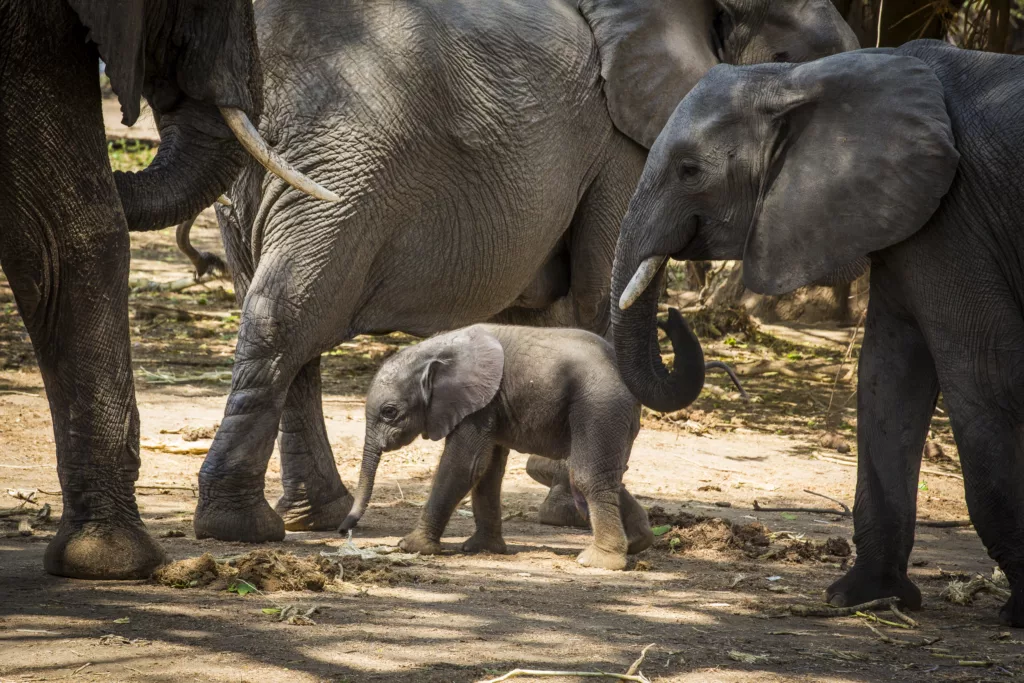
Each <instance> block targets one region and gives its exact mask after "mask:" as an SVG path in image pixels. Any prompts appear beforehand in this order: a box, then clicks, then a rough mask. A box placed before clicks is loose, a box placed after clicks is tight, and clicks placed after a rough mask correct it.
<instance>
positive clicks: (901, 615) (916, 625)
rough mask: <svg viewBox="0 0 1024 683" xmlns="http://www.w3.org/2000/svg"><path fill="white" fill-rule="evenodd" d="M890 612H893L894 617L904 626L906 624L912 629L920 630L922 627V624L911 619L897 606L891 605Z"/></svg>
mask: <svg viewBox="0 0 1024 683" xmlns="http://www.w3.org/2000/svg"><path fill="white" fill-rule="evenodd" d="M889 611H890V612H892V615H893V616H894V617H896V618H897V619H899V620H900V621H902V622H903V623H904V624H906V625H907V626H909V627H910V628H920V627H921V624H919V623H917V620H916V619H911V618H910V617H908V616H907V615H906V614H904V613H903V612H901V611H900V609H899V607H897V606H896V605H889Z"/></svg>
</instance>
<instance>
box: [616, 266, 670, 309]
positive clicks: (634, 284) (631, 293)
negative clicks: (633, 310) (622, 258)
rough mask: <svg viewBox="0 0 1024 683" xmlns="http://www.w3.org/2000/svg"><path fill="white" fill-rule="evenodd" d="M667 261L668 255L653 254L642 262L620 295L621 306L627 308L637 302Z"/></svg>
mask: <svg viewBox="0 0 1024 683" xmlns="http://www.w3.org/2000/svg"><path fill="white" fill-rule="evenodd" d="M665 261H668V256H651V257H650V258H648V259H646V260H645V261H644V262H643V263H641V264H640V267H639V268H637V269H636V273H634V274H633V279H632V280H630V281H629V284H628V285H626V289H625V290H624V291H623V292H622V296H621V297H619V308H621V309H622V310H626V309H627V308H629V307H630V306H632V305H633V304H635V303H636V300H637V299H639V298H640V295H641V294H643V293H644V292H645V291H647V288H648V287H650V286H651V283H652V282H654V278H656V277H658V271H659V270H661V267H662V266H663V265H665Z"/></svg>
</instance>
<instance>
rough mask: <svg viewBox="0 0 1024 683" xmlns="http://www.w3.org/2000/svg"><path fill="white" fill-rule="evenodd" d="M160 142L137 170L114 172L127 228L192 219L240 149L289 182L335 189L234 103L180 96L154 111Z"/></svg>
mask: <svg viewBox="0 0 1024 683" xmlns="http://www.w3.org/2000/svg"><path fill="white" fill-rule="evenodd" d="M157 125H158V126H159V128H160V148H159V150H158V151H157V154H156V157H155V158H154V159H153V162H152V163H151V164H150V165H149V166H148V167H147V168H146V169H145V170H143V171H139V172H137V173H131V172H128V173H126V172H118V173H115V174H114V181H115V182H116V183H117V191H118V193H119V194H120V195H121V205H122V207H123V208H124V213H125V218H126V219H127V220H128V229H129V230H131V231H133V232H135V231H145V230H160V229H162V228H165V227H168V226H170V225H176V224H179V223H184V222H186V221H189V220H191V219H193V218H194V217H195V216H196V215H197V214H198V213H199V212H200V211H202V210H203V209H205V208H206V207H208V206H209V205H210V204H212V203H213V202H214V201H215V200H216V199H217V198H218V197H219V196H220V195H221V194H222V193H224V192H225V191H227V189H228V188H229V187H230V186H231V183H233V182H234V180H235V177H236V176H237V175H238V172H239V170H240V169H241V168H242V164H243V163H244V161H245V155H246V152H248V153H249V154H251V155H252V156H253V158H255V159H256V160H257V161H259V162H260V163H261V164H262V165H263V166H264V167H265V168H266V169H267V170H268V171H270V172H271V173H273V174H274V175H276V176H278V177H279V178H281V179H282V180H284V181H285V182H287V183H288V184H290V185H291V186H292V187H294V188H296V189H297V190H300V191H302V192H305V193H306V194H308V195H311V196H313V197H316V198H317V199H323V200H326V201H331V202H336V201H339V197H338V195H336V194H334V193H333V192H331V191H330V190H327V189H326V188H324V187H321V186H320V185H318V184H317V183H315V182H313V181H312V180H310V179H309V178H307V177H306V176H305V175H303V174H302V173H300V172H299V171H298V170H296V169H295V168H294V167H293V166H291V164H289V163H288V162H286V161H285V160H284V159H282V158H281V157H280V156H279V155H278V154H277V153H276V152H274V151H273V150H272V149H270V147H269V146H268V145H267V143H266V142H264V140H263V139H262V138H261V137H260V134H259V133H258V132H257V130H256V128H255V127H254V126H253V125H252V122H251V121H250V120H249V117H248V116H247V115H246V114H245V113H244V112H243V111H242V110H240V109H235V108H231V107H221V108H218V107H216V106H214V105H212V104H208V103H205V102H200V101H198V100H194V99H191V98H186V99H185V100H184V101H183V102H182V104H180V105H179V106H177V107H175V108H174V109H173V110H172V111H170V112H168V113H165V114H162V115H160V116H159V117H158V121H157Z"/></svg>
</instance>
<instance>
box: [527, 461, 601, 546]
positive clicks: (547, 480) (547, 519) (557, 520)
mask: <svg viewBox="0 0 1024 683" xmlns="http://www.w3.org/2000/svg"><path fill="white" fill-rule="evenodd" d="M526 473H527V474H529V475H530V477H532V478H533V480H534V481H536V482H538V483H540V484H543V485H544V486H547V487H549V488H550V489H551V490H550V491H548V495H547V497H546V498H545V499H544V502H543V503H541V504H540V508H539V509H538V511H537V521H538V522H540V523H541V524H546V525H548V526H568V527H575V528H577V529H588V528H590V523H589V522H588V520H587V516H586V515H585V514H584V513H583V512H582V511H580V509H579V506H577V505H576V501H575V499H574V498H573V495H572V486H571V485H570V483H569V464H568V463H567V462H566V461H565V460H553V459H551V458H545V457H543V456H540V455H531V456H530V457H529V459H528V460H527V461H526Z"/></svg>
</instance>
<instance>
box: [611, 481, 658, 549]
mask: <svg viewBox="0 0 1024 683" xmlns="http://www.w3.org/2000/svg"><path fill="white" fill-rule="evenodd" d="M619 508H620V509H621V510H622V526H623V528H625V530H626V541H627V542H628V543H629V548H628V549H627V550H626V552H627V553H629V554H630V555H636V554H637V553H639V552H643V551H644V550H647V549H648V548H650V547H651V546H652V545H654V533H653V532H651V521H650V519H649V518H648V517H647V510H645V509H644V508H643V506H642V505H640V503H638V502H636V498H634V497H633V496H632V494H630V492H629V491H627V490H626V487H625V486H623V487H622V488H621V489H620V490H619Z"/></svg>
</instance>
